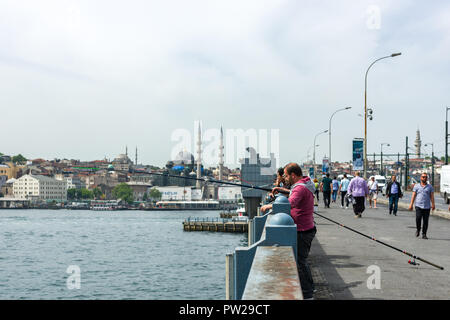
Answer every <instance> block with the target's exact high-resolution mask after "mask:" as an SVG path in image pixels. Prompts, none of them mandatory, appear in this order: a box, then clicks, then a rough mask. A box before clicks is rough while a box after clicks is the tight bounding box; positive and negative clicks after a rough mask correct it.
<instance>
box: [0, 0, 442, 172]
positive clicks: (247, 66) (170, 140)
mask: <svg viewBox="0 0 450 320" xmlns="http://www.w3.org/2000/svg"><path fill="white" fill-rule="evenodd" d="M396 52H401V53H402V55H401V56H399V57H395V58H389V59H384V60H381V61H379V62H377V63H376V64H375V65H374V66H373V67H372V68H371V69H370V71H369V73H368V85H367V92H368V96H367V97H368V98H367V99H368V107H369V108H372V109H373V120H372V121H368V126H367V143H368V153H369V154H373V153H374V152H376V153H379V152H380V144H381V143H389V144H390V146H384V147H383V152H384V153H388V152H391V153H397V152H401V153H404V152H405V137H406V136H408V137H409V146H411V147H413V144H414V139H415V136H416V130H417V129H418V128H419V129H420V133H421V138H422V145H423V144H425V143H434V152H435V154H436V155H438V156H442V155H444V151H445V144H444V142H445V140H444V137H445V112H446V106H450V97H449V93H450V73H449V71H450V2H448V1H440V0H436V1H432V2H423V1H422V2H417V1H407V0H395V1H387V0H384V1H381V0H380V1H376V0H371V1H364V0H363V1H345V0H341V1H335V0H330V1H320V2H319V1H301V0H294V1H288V0H286V1H284V0H271V1H265V0H247V1H235V0H228V1H213V0H208V1H207V0H204V1H199V0H190V1H174V0H168V1H144V0H142V1H141V0H127V1H112V0H108V1H103V0H96V1H83V0H81V1H65V0H54V1H50V0H40V1H33V0H31V1H23V0H12V1H9V0H0V124H1V138H0V152H2V153H4V154H10V155H15V154H18V153H21V154H23V155H24V156H25V157H27V158H29V159H33V158H45V159H54V158H58V159H63V158H67V159H80V160H95V159H104V158H107V159H110V160H112V159H114V158H115V157H116V156H117V155H118V154H121V153H125V148H126V146H127V147H128V154H129V156H130V158H132V159H133V160H134V157H135V148H136V147H137V148H138V162H139V163H143V164H152V165H157V166H163V165H165V163H166V162H167V161H168V160H170V159H173V158H174V155H175V154H176V153H177V152H178V151H181V150H182V149H183V150H184V149H186V150H187V151H190V152H192V153H193V154H194V155H195V151H196V138H195V136H196V131H197V128H196V123H198V122H199V121H200V122H201V125H202V132H203V135H205V136H204V137H203V145H202V148H203V149H204V150H206V149H207V148H209V149H207V150H209V151H208V152H209V153H210V156H209V157H205V159H207V161H208V163H206V164H207V165H210V166H215V165H216V164H217V161H218V157H216V155H217V152H215V153H214V152H212V151H211V150H212V149H214V150H216V149H217V148H216V146H218V140H217V134H218V132H219V130H220V127H221V126H222V127H223V130H224V133H225V135H226V134H227V132H230V130H242V131H243V132H247V133H252V134H254V133H255V132H256V133H258V135H257V137H256V140H255V137H253V138H252V139H248V141H249V144H251V146H253V147H255V149H256V150H257V151H258V152H260V153H261V154H262V155H263V156H264V155H267V154H268V153H269V152H274V153H275V154H276V156H277V158H278V162H279V164H285V163H287V162H292V161H293V162H300V163H302V162H304V161H306V160H308V159H309V160H311V159H312V156H313V149H314V148H313V146H314V138H315V136H316V135H317V134H318V133H320V132H322V131H324V130H327V129H328V128H329V125H330V117H331V115H332V114H333V113H334V112H335V111H336V110H338V109H342V108H345V107H351V109H349V110H346V111H340V112H338V113H336V114H335V115H334V116H333V118H332V121H331V133H332V134H331V139H332V144H331V148H332V149H331V157H332V160H333V161H349V160H351V158H352V140H353V139H354V138H362V137H364V120H363V119H364V118H363V114H364V75H365V72H366V70H367V68H368V67H369V65H370V64H371V63H372V62H373V61H374V60H376V59H377V58H380V57H384V56H388V55H390V54H392V53H396ZM271 134H272V138H271ZM212 136H214V137H216V139H212V138H211V137H212ZM208 137H210V140H208ZM328 139H329V136H328V134H323V135H319V136H317V140H316V144H317V145H318V147H316V148H315V149H316V162H317V163H319V162H321V159H322V158H323V157H324V156H328V153H329V151H328V149H329V145H328V142H329V140H328ZM180 141H181V142H180ZM208 143H209V146H208ZM212 146H214V147H213V148H212ZM232 147H234V148H238V147H239V146H238V145H237V144H232V143H231V144H229V143H225V149H224V153H225V155H227V151H230V149H231V148H232ZM240 149H243V148H240ZM411 151H413V150H411ZM211 152H212V153H211ZM239 152H241V151H239V150H237V151H236V156H235V157H229V158H227V161H226V165H228V166H230V167H238V166H239V164H238V155H239ZM242 152H243V151H242ZM422 152H425V153H431V148H430V147H422ZM211 155H212V156H211Z"/></svg>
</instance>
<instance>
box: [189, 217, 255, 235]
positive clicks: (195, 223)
mask: <svg viewBox="0 0 450 320" xmlns="http://www.w3.org/2000/svg"><path fill="white" fill-rule="evenodd" d="M183 230H184V231H211V232H236V233H238V232H239V233H244V232H247V231H248V221H233V220H230V219H228V220H227V219H219V218H213V219H208V218H188V219H186V220H184V222H183Z"/></svg>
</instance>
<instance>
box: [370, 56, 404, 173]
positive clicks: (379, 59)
mask: <svg viewBox="0 0 450 320" xmlns="http://www.w3.org/2000/svg"><path fill="white" fill-rule="evenodd" d="M399 55H401V52H399V53H393V54H391V55H389V56H386V57H381V58H378V59H377V60H375V61H374V62H372V63H371V65H370V66H369V68H367V71H366V77H365V85H364V178H365V179H367V74H368V73H369V70H370V68H372V66H373V65H374V64H375V63H376V62H378V61H380V60H383V59H387V58H393V57H397V56H399Z"/></svg>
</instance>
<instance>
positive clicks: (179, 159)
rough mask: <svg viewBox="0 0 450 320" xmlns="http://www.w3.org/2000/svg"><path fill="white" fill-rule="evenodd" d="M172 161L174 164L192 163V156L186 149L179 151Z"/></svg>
mask: <svg viewBox="0 0 450 320" xmlns="http://www.w3.org/2000/svg"><path fill="white" fill-rule="evenodd" d="M173 163H174V164H175V165H193V164H194V156H193V155H192V153H190V152H188V151H186V150H184V151H180V152H179V153H178V154H177V156H176V157H175V160H173Z"/></svg>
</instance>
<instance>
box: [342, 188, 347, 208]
mask: <svg viewBox="0 0 450 320" xmlns="http://www.w3.org/2000/svg"><path fill="white" fill-rule="evenodd" d="M346 194H347V191H341V205H342V206H344V199H345V195H346ZM345 206H346V207H348V199H346V200H345Z"/></svg>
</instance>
